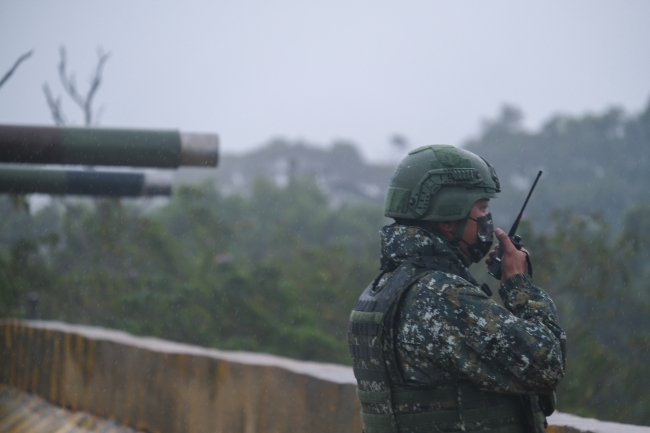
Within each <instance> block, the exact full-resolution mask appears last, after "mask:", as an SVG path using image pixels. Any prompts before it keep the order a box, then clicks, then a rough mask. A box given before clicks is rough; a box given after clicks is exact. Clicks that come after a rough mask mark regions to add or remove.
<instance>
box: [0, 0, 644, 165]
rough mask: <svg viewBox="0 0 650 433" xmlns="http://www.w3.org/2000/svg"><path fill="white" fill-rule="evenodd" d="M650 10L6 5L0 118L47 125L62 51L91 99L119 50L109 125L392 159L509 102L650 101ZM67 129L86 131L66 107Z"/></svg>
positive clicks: (578, 108) (609, 5)
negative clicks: (344, 144) (345, 149)
mask: <svg viewBox="0 0 650 433" xmlns="http://www.w3.org/2000/svg"><path fill="white" fill-rule="evenodd" d="M649 17H650V2H648V1H571V2H559V1H546V2H536V3H531V2H526V3H524V2H515V1H490V2H479V1H464V2H448V1H447V2H433V1H426V2H425V1H420V2H415V1H407V2H396V1H390V2H389V1H377V0H375V1H334V0H329V1H304V0H302V1H273V2H270V1H256V2H253V1H241V0H239V1H236V2H235V1H229V2H218V3H217V2H196V1H184V2H173V3H172V2H161V1H145V0H139V1H137V2H125V1H121V2H118V1H110V2H108V1H105V2H97V1H94V2H90V1H56V2H35V1H25V0H21V1H6V0H4V1H2V2H1V3H0V74H4V72H5V71H6V70H7V69H9V67H10V66H11V65H12V64H13V62H14V61H15V59H16V58H17V57H18V56H19V55H21V54H22V53H24V52H26V51H28V50H30V49H32V48H33V49H35V53H34V55H33V57H32V58H31V59H29V60H28V61H26V62H25V63H23V64H22V65H21V67H20V68H19V69H18V71H17V72H16V73H15V74H14V76H13V77H12V78H11V79H10V80H9V81H8V82H7V83H6V84H5V85H4V86H3V87H2V88H0V122H2V123H23V124H24V123H28V124H52V119H51V117H50V114H49V111H48V109H47V107H46V104H45V99H44V96H43V91H42V85H43V83H44V82H45V81H47V82H49V84H50V86H51V87H52V89H53V90H54V92H55V93H62V88H61V86H60V83H59V81H58V77H57V72H56V66H57V63H58V56H59V53H58V49H59V46H60V45H62V44H65V45H66V46H67V49H68V59H69V70H71V71H75V72H76V74H77V81H78V83H79V84H80V86H81V87H83V88H85V86H86V85H87V83H88V78H89V76H90V72H91V70H92V69H93V67H94V65H95V64H96V49H97V47H98V46H102V47H103V48H104V50H106V51H109V52H111V58H110V60H109V61H108V63H107V64H106V68H105V71H104V82H103V84H102V86H101V89H100V91H99V93H98V95H97V98H96V107H99V106H102V105H104V106H105V111H104V114H103V116H102V118H101V125H102V126H106V127H145V128H171V129H180V130H183V131H187V132H216V133H218V134H219V135H220V136H221V138H222V143H223V150H224V151H230V152H240V151H245V150H249V149H252V148H255V147H258V146H260V145H262V144H263V143H265V142H267V141H268V140H269V139H271V138H275V137H284V138H288V139H291V140H296V139H302V140H305V141H307V142H313V143H318V144H329V143H331V142H332V141H333V140H336V139H344V140H349V141H352V142H355V143H357V144H358V145H359V146H360V147H361V148H362V149H363V152H364V155H365V156H366V157H368V158H369V159H371V160H378V159H385V158H387V157H388V150H389V146H388V142H389V137H390V136H391V135H392V134H395V133H399V134H403V135H404V136H406V137H407V138H408V139H409V142H410V145H411V146H412V147H414V146H420V145H424V144H431V143H451V144H460V143H462V142H463V141H464V140H465V139H466V138H468V137H469V136H471V135H473V134H476V133H477V132H478V131H479V128H480V122H481V120H482V119H485V118H492V117H494V116H496V114H497V112H498V110H499V108H500V107H501V106H502V105H503V104H504V103H509V104H512V105H515V106H517V107H520V108H521V109H522V110H523V111H524V114H525V121H526V125H527V126H528V127H531V128H535V127H539V125H540V124H541V122H542V121H544V120H546V119H548V118H549V117H550V116H551V115H552V114H555V113H558V112H561V113H565V114H574V115H582V114H584V113H585V112H600V111H602V110H604V109H605V108H607V107H609V106H611V105H617V106H620V107H623V108H624V109H625V110H626V111H627V112H636V111H638V110H640V109H641V108H643V107H644V106H645V104H646V103H647V101H648V98H649V96H650V79H649V78H650V55H649V48H650V25H649V24H648V18H649ZM64 107H65V108H66V113H67V114H68V117H69V118H71V119H72V120H74V121H75V123H76V124H78V125H79V124H81V123H82V116H81V113H80V112H79V110H77V109H76V108H75V107H73V106H72V105H71V104H70V103H68V101H67V100H66V104H65V105H64Z"/></svg>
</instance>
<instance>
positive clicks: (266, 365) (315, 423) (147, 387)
mask: <svg viewBox="0 0 650 433" xmlns="http://www.w3.org/2000/svg"><path fill="white" fill-rule="evenodd" d="M0 383H6V384H8V385H11V386H13V387H16V388H20V389H22V390H24V391H27V392H30V393H33V394H37V395H39V396H42V397H44V398H45V399H48V400H49V401H51V402H53V403H55V404H58V405H59V406H63V407H68V408H70V409H73V410H82V411H86V412H90V413H92V414H95V415H98V416H102V417H109V418H112V419H114V420H117V421H120V422H122V423H124V424H127V425H130V426H133V427H135V428H137V429H138V430H148V431H151V432H165V433H180V432H188V433H190V432H192V433H193V432H197V433H206V432H219V433H221V432H223V433H231V432H242V433H276V432H277V433H280V432H282V433H284V432H287V433H288V432H292V433H293V432H310V433H320V432H323V433H325V432H337V433H338V432H355V433H360V432H361V420H360V417H359V411H360V406H359V402H358V400H357V398H356V382H355V380H354V375H353V374H352V369H351V368H349V367H344V366H340V365H333V364H320V363H315V362H302V361H295V360H291V359H287V358H281V357H277V356H272V355H264V354H254V353H247V352H226V351H219V350H211V349H204V348H200V347H196V346H190V345H186V344H180V343H173V342H170V341H165V340H160V339H156V338H142V337H134V336H132V335H129V334H126V333H124V332H119V331H112V330H107V329H102V328H95V327H89V326H76V325H67V324H63V323H59V322H44V321H15V320H14V321H0ZM549 423H550V424H551V425H550V426H549V429H548V433H580V432H587V431H590V432H594V433H601V432H602V433H605V432H607V433H615V432H619V431H620V432H628V433H650V427H639V426H630V425H622V424H616V423H607V422H601V421H598V420H591V419H585V418H580V417H576V416H572V415H566V414H562V413H556V414H554V415H553V416H552V417H550V418H549Z"/></svg>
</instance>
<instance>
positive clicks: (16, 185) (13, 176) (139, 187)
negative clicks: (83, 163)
mask: <svg viewBox="0 0 650 433" xmlns="http://www.w3.org/2000/svg"><path fill="white" fill-rule="evenodd" d="M171 190H172V187H171V182H169V181H165V180H164V179H160V178H158V179H157V178H156V176H155V174H153V173H129V172H121V171H95V170H60V169H49V168H45V169H36V168H22V167H21V168H13V167H12V168H7V167H0V194H31V193H43V194H61V195H66V194H72V195H92V196H117V197H139V196H152V195H167V196H168V195H171Z"/></svg>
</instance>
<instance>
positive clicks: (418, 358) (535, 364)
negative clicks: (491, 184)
mask: <svg viewBox="0 0 650 433" xmlns="http://www.w3.org/2000/svg"><path fill="white" fill-rule="evenodd" d="M381 238H382V259H383V260H384V261H390V262H393V263H395V264H399V263H401V262H402V261H404V260H407V259H408V258H412V257H417V256H438V257H441V258H444V259H446V260H448V261H450V262H452V263H454V264H458V265H468V264H469V259H468V258H467V257H466V256H465V255H464V254H463V253H462V252H461V251H460V249H459V248H458V247H457V246H454V245H450V244H449V243H448V242H446V241H443V240H442V239H440V238H438V237H437V236H433V235H431V234H429V233H428V232H427V231H425V230H423V229H421V228H419V227H406V226H401V225H397V224H393V225H390V226H387V227H384V228H383V229H382V231H381ZM390 276H391V274H390V273H386V274H385V275H384V276H383V277H382V278H381V279H380V281H378V283H377V285H378V286H379V287H380V286H381V285H382V284H385V282H386V281H387V280H388V278H390ZM499 295H500V296H501V299H502V300H503V303H504V305H505V308H504V307H502V306H500V305H499V304H497V303H496V302H495V301H494V300H492V299H490V298H489V297H488V296H487V295H486V294H485V293H484V292H483V291H482V290H481V288H480V287H479V286H477V285H475V284H472V283H471V282H469V281H467V280H465V279H463V278H461V277H459V276H457V275H454V274H450V273H444V272H441V271H436V272H432V273H428V274H426V275H424V276H423V277H422V278H420V279H419V280H418V281H417V282H416V283H415V284H414V285H412V286H411V287H410V289H408V292H407V293H406V294H405V295H404V297H403V300H402V302H401V304H400V307H399V310H398V312H397V316H396V326H395V334H394V335H395V345H396V352H397V362H398V364H399V366H400V367H401V371H402V372H403V375H404V378H403V379H404V380H405V382H406V384H407V385H412V386H415V387H422V386H426V387H435V388H444V387H447V386H450V385H456V384H458V383H459V382H462V383H471V384H474V385H475V386H476V387H477V388H478V389H480V390H484V391H492V392H498V393H507V394H523V395H532V394H539V393H544V392H550V391H552V390H553V389H554V388H555V387H556V386H557V384H558V382H559V381H560V380H561V379H562V377H563V376H564V370H565V343H566V336H565V334H564V331H563V330H562V328H560V326H559V325H558V322H557V311H556V308H555V305H554V304H553V301H552V300H551V298H550V297H549V296H548V294H546V292H544V291H543V290H542V289H540V288H538V287H536V286H534V285H533V283H532V280H531V278H530V277H529V276H528V275H524V274H519V275H515V276H513V277H511V278H510V279H508V280H507V281H505V283H503V284H502V285H501V288H500V290H499ZM397 409H398V411H399V408H397Z"/></svg>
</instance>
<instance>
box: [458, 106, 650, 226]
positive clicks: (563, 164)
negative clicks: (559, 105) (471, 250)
mask: <svg viewBox="0 0 650 433" xmlns="http://www.w3.org/2000/svg"><path fill="white" fill-rule="evenodd" d="M521 119H522V113H521V111H519V110H517V109H515V108H512V107H509V106H505V107H504V108H503V109H502V111H501V113H500V115H499V117H498V118H497V119H496V120H494V121H491V122H486V124H485V125H484V127H483V130H482V132H481V133H480V135H479V136H478V138H476V139H474V140H470V141H468V142H467V143H465V144H464V146H463V147H464V148H465V149H467V150H470V151H472V152H476V153H478V154H479V155H481V156H483V157H485V158H486V159H487V160H488V161H490V162H491V163H492V164H493V165H494V166H495V168H496V170H497V173H499V177H500V179H501V183H502V188H503V190H502V194H501V196H500V198H499V199H497V201H496V202H495V203H494V206H493V208H494V209H498V212H497V214H498V215H495V217H497V218H496V219H497V222H502V220H501V218H502V217H504V216H506V215H512V216H511V217H507V219H506V220H504V221H503V223H505V222H506V221H511V220H512V218H514V216H515V215H516V213H517V212H518V210H519V208H520V206H521V204H522V203H523V200H524V198H525V194H526V193H527V191H528V188H529V187H530V185H531V184H532V181H533V179H534V177H535V175H536V173H537V171H538V170H543V171H544V175H543V176H542V178H541V179H540V182H539V184H538V186H537V189H536V191H535V195H534V196H533V199H531V202H530V205H529V212H528V214H529V215H536V217H535V218H534V219H535V221H536V222H539V223H541V224H542V225H544V226H546V225H547V224H548V220H547V218H548V217H549V216H550V214H551V212H552V211H553V210H554V209H566V210H570V211H572V212H573V213H575V214H579V215H585V214H601V215H602V216H604V217H605V218H606V220H607V221H609V222H610V223H614V224H618V223H619V222H620V221H621V217H622V215H623V213H624V211H625V209H628V208H630V207H633V206H637V205H639V204H641V203H649V202H650V188H648V184H650V103H649V104H648V105H647V107H646V108H645V110H644V111H643V112H642V113H640V114H637V115H625V113H623V111H622V110H620V109H616V108H612V109H609V110H608V111H606V112H604V113H602V114H595V115H586V116H583V117H571V116H563V115H557V116H554V117H553V118H551V119H550V120H548V121H547V122H546V123H545V124H544V125H543V126H542V128H541V129H540V130H539V131H538V132H529V131H525V130H524V129H523V128H522V126H521ZM493 212H494V210H493ZM504 213H505V215H504Z"/></svg>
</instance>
